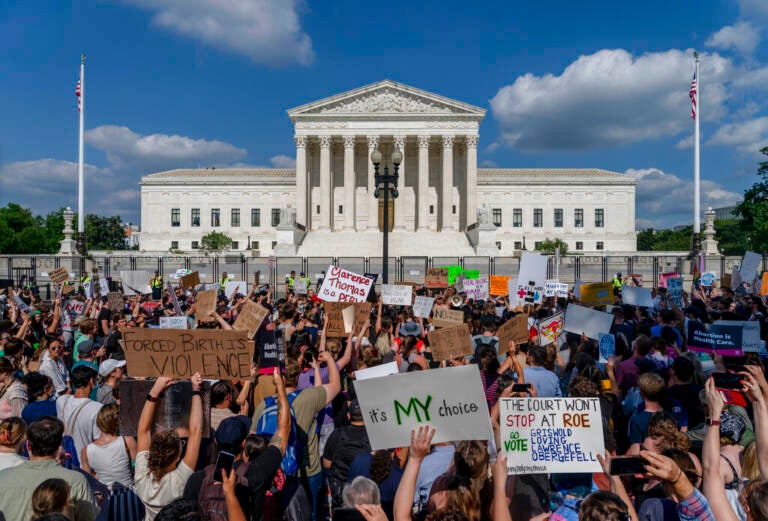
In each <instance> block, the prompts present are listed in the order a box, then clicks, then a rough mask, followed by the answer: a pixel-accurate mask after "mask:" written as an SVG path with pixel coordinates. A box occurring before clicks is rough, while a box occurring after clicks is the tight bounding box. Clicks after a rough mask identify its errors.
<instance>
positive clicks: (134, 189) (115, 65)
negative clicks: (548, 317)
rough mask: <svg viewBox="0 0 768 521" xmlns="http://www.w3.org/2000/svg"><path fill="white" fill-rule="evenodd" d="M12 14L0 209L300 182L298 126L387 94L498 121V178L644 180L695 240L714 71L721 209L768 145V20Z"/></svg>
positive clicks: (157, 1) (108, 209)
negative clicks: (304, 112) (293, 176)
mask: <svg viewBox="0 0 768 521" xmlns="http://www.w3.org/2000/svg"><path fill="white" fill-rule="evenodd" d="M693 4H694V3H692V2H669V1H664V2H662V1H656V0H648V1H646V2H643V3H640V4H638V3H619V2H615V1H610V2H609V1H603V0H593V1H590V2H572V1H560V0H557V1H547V2H525V1H520V0H519V1H517V2H508V1H507V2H483V1H480V2H466V1H454V0H443V1H421V2H419V1H413V0H412V1H399V0H393V1H390V2H385V3H380V4H377V5H370V4H369V3H368V2H359V1H351V0H350V1H346V0H338V1H324V2H321V1H317V0H305V1H298V0H296V1H293V2H292V1H290V0H113V1H110V0H80V1H78V2H72V3H69V2H65V1H61V0H48V1H46V0H41V1H38V2H26V1H13V0H6V1H5V2H3V3H2V4H0V48H2V49H3V50H4V52H3V53H0V78H1V79H2V81H0V97H1V98H2V99H3V100H4V101H5V102H4V103H3V117H2V118H0V204H5V203H7V202H9V201H15V202H19V203H21V204H23V205H24V206H27V207H30V208H32V210H33V211H34V212H35V213H39V214H44V213H47V212H48V211H50V210H51V209H54V208H58V207H60V206H62V205H70V206H72V207H76V205H77V200H76V194H77V175H76V162H77V110H76V100H75V96H74V89H75V83H76V81H77V75H78V67H79V56H80V53H81V52H85V53H86V54H87V55H88V63H87V71H86V74H87V76H86V79H87V99H86V101H87V112H86V114H87V120H86V125H87V129H88V130H87V139H86V142H87V146H86V162H87V165H88V167H87V170H86V174H87V176H88V182H87V188H86V209H87V211H88V212H89V213H90V212H94V213H101V214H106V215H115V214H118V215H120V216H121V217H122V218H123V219H124V220H126V221H132V222H138V220H139V217H140V216H139V186H138V180H139V179H140V178H141V176H142V175H146V174H148V173H153V172H157V171H161V170H165V169H171V168H179V167H197V166H211V165H217V166H220V167H221V166H227V165H239V166H292V161H293V159H292V158H293V156H294V154H295V148H294V144H293V130H292V125H291V122H290V120H289V119H288V117H287V115H286V113H285V110H286V109H289V108H291V107H294V106H297V105H301V104H303V103H307V102H310V101H314V100H316V99H319V98H322V97H325V96H330V95H332V94H336V93H338V92H340V91H344V90H349V89H352V88H356V87H359V86H361V85H364V84H367V83H371V82H375V81H378V80H381V79H384V78H390V79H393V80H396V81H400V82H403V83H406V84H409V85H412V86H414V87H418V88H421V89H425V90H429V91H433V92H436V93H438V94H441V95H444V96H448V97H452V98H456V99H458V100H461V101H465V102H468V103H472V104H475V105H479V106H481V107H485V108H487V109H488V114H487V116H486V119H485V120H484V121H483V123H482V125H481V128H480V137H481V142H480V147H479V154H478V156H479V159H478V160H479V162H480V165H481V166H498V167H509V168H523V167H574V168H575V167H595V168H605V169H609V170H614V171H617V172H621V173H625V174H626V175H631V176H634V177H635V178H637V180H638V186H637V219H638V227H639V228H642V227H646V226H649V225H654V226H657V227H658V226H672V225H677V224H683V223H686V222H690V220H691V215H690V213H691V209H692V206H693V202H692V196H691V190H692V189H691V186H692V177H693V174H692V170H693V167H692V164H693V161H692V155H693V152H692V147H691V134H692V129H693V122H692V120H691V119H690V116H689V113H690V104H689V100H688V87H689V85H690V81H691V76H692V73H693V57H692V54H693V49H697V50H698V51H699V52H700V53H701V54H702V72H701V85H702V94H701V104H702V114H703V119H702V179H703V190H702V194H703V203H702V206H703V207H706V206H709V205H711V206H715V207H717V206H725V205H730V204H733V203H734V202H737V201H738V200H739V198H740V196H741V194H742V193H743V190H744V189H745V188H746V187H748V186H749V185H750V184H751V183H752V182H754V181H755V180H756V179H757V178H756V176H755V171H756V162H757V161H758V160H759V159H760V157H761V156H760V154H759V152H758V150H759V148H761V147H763V146H766V145H768V98H766V91H767V90H768V45H766V40H765V39H767V38H768V1H765V0H702V1H698V2H695V4H696V8H695V9H694V8H693Z"/></svg>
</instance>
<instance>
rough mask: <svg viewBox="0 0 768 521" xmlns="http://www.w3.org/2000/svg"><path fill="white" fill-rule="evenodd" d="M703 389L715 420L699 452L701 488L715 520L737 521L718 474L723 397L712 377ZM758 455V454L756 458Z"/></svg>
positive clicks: (711, 416)
mask: <svg viewBox="0 0 768 521" xmlns="http://www.w3.org/2000/svg"><path fill="white" fill-rule="evenodd" d="M705 389H706V395H707V405H708V406H709V414H710V418H711V419H712V420H717V421H716V422H714V421H713V423H712V424H711V425H708V426H707V433H706V434H705V435H704V446H703V447H702V454H701V460H702V462H701V463H702V469H703V479H704V486H703V488H702V490H703V492H704V495H705V496H706V497H707V499H708V500H709V506H710V508H711V509H712V513H713V514H714V515H715V519H717V521H738V518H737V517H736V514H735V513H734V511H733V509H732V508H731V505H730V503H728V498H727V496H726V495H725V483H724V482H723V476H722V474H720V415H721V414H722V412H723V407H724V405H723V397H722V396H720V391H718V390H717V389H715V381H714V379H712V378H709V379H708V380H707V383H706V385H705ZM759 457H760V455H759V454H758V459H759ZM683 497H687V496H683Z"/></svg>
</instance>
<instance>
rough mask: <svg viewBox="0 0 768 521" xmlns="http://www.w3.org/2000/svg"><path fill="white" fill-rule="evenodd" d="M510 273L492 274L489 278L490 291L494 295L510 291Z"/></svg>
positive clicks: (505, 293)
mask: <svg viewBox="0 0 768 521" xmlns="http://www.w3.org/2000/svg"><path fill="white" fill-rule="evenodd" d="M511 278H512V277H510V276H509V275H491V276H490V277H488V279H489V293H490V294H491V295H494V296H501V295H507V294H508V293H509V286H508V283H509V279H511Z"/></svg>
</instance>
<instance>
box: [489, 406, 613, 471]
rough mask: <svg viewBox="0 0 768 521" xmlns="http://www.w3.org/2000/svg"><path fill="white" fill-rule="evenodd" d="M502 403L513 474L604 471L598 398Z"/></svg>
mask: <svg viewBox="0 0 768 521" xmlns="http://www.w3.org/2000/svg"><path fill="white" fill-rule="evenodd" d="M499 403H500V405H499V415H500V423H501V445H502V446H501V449H502V450H503V451H504V455H505V456H506V457H507V472H508V473H509V474H545V473H559V474H570V473H583V472H602V467H601V466H600V462H599V461H598V460H597V455H598V454H600V455H602V454H603V452H604V451H605V445H604V443H605V442H604V440H603V420H602V416H601V414H600V400H599V398H502V399H500V400H499Z"/></svg>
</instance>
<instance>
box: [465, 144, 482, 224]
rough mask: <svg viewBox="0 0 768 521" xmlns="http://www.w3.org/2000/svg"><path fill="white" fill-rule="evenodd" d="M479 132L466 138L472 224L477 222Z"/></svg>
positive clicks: (468, 195) (469, 204) (469, 210)
mask: <svg viewBox="0 0 768 521" xmlns="http://www.w3.org/2000/svg"><path fill="white" fill-rule="evenodd" d="M478 140H479V137H478V135H477V134H471V135H469V136H466V137H465V138H464V142H465V143H466V145H467V188H466V192H467V222H466V223H465V227H466V226H470V225H472V224H475V223H476V222H477V142H478Z"/></svg>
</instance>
